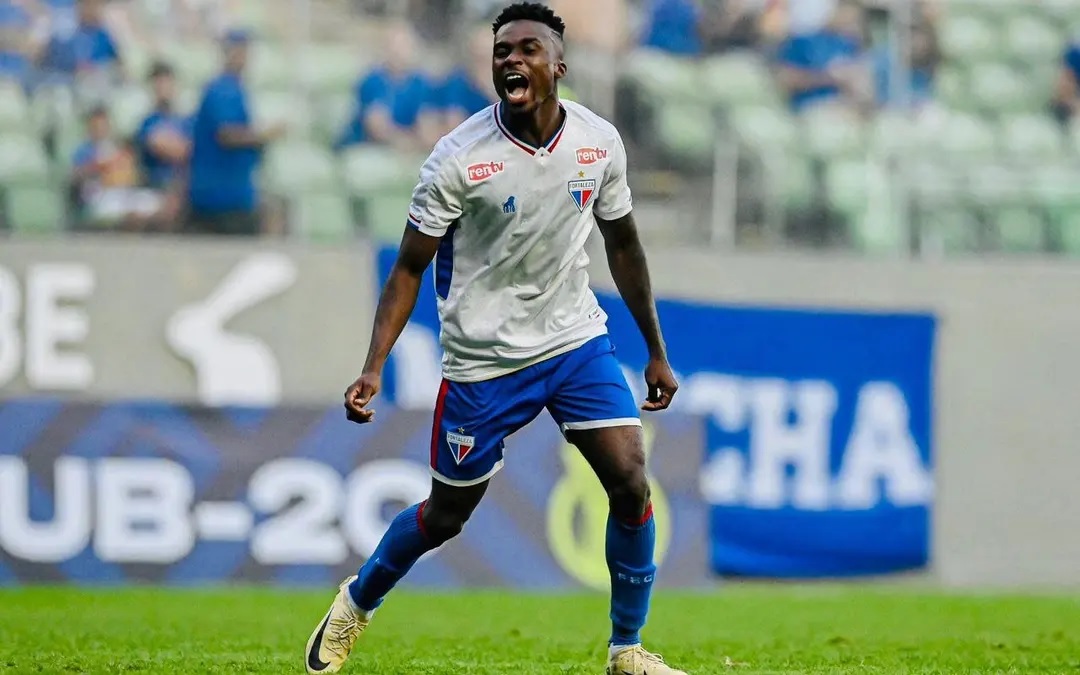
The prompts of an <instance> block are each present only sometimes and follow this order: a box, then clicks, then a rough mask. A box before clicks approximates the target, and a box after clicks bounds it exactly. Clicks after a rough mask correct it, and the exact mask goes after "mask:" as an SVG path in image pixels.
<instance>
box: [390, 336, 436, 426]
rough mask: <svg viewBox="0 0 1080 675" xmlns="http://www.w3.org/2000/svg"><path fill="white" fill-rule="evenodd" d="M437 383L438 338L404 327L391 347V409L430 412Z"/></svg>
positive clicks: (433, 405) (433, 403) (433, 404)
mask: <svg viewBox="0 0 1080 675" xmlns="http://www.w3.org/2000/svg"><path fill="white" fill-rule="evenodd" d="M441 381H442V360H441V353H440V351H439V336H438V335H436V334H435V333H434V332H433V331H431V330H430V329H428V328H425V327H424V326H419V325H416V324H414V323H412V322H410V323H408V324H406V325H405V329H404V330H403V331H401V337H399V338H398V341H397V344H395V345H394V405H396V406H397V407H399V408H402V409H404V410H431V409H432V408H434V407H435V399H436V398H437V397H438V395H439V383H440V382H441Z"/></svg>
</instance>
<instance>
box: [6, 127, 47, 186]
mask: <svg viewBox="0 0 1080 675" xmlns="http://www.w3.org/2000/svg"><path fill="white" fill-rule="evenodd" d="M48 173H49V160H48V158H47V157H46V155H45V148H44V147H43V146H42V144H41V142H40V141H38V139H37V137H35V136H29V135H24V134H3V135H0V185H11V184H27V183H43V182H45V181H46V180H47V178H48Z"/></svg>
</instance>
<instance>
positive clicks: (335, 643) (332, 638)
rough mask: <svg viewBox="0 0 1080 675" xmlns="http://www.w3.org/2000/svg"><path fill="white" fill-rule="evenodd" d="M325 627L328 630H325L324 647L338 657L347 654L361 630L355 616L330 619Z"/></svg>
mask: <svg viewBox="0 0 1080 675" xmlns="http://www.w3.org/2000/svg"><path fill="white" fill-rule="evenodd" d="M327 628H329V630H328V631H327V632H326V640H325V644H326V648H327V649H329V650H330V651H331V652H333V653H334V655H335V656H338V657H339V658H344V657H346V656H348V655H349V652H350V651H351V650H352V646H353V643H354V642H356V636H358V635H359V634H360V630H361V628H360V623H359V620H358V619H357V617H355V616H352V617H349V618H347V619H331V620H330V624H329V625H328V626H327Z"/></svg>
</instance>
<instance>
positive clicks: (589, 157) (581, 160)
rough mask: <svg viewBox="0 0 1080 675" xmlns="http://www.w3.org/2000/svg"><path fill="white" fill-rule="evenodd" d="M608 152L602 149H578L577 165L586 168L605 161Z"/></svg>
mask: <svg viewBox="0 0 1080 675" xmlns="http://www.w3.org/2000/svg"><path fill="white" fill-rule="evenodd" d="M607 153H608V151H607V150H605V149H604V148H578V150H577V163H578V164H583V165H585V166H588V165H590V164H596V163H597V162H599V161H600V160H602V159H607Z"/></svg>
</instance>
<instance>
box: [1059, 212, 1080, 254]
mask: <svg viewBox="0 0 1080 675" xmlns="http://www.w3.org/2000/svg"><path fill="white" fill-rule="evenodd" d="M1058 237H1059V238H1060V240H1061V248H1062V250H1063V251H1064V252H1065V253H1066V254H1068V255H1069V256H1072V257H1075V258H1080V209H1078V210H1076V211H1073V212H1072V213H1070V214H1068V215H1067V216H1066V217H1065V218H1063V219H1062V221H1061V222H1060V224H1059V227H1058Z"/></svg>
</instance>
